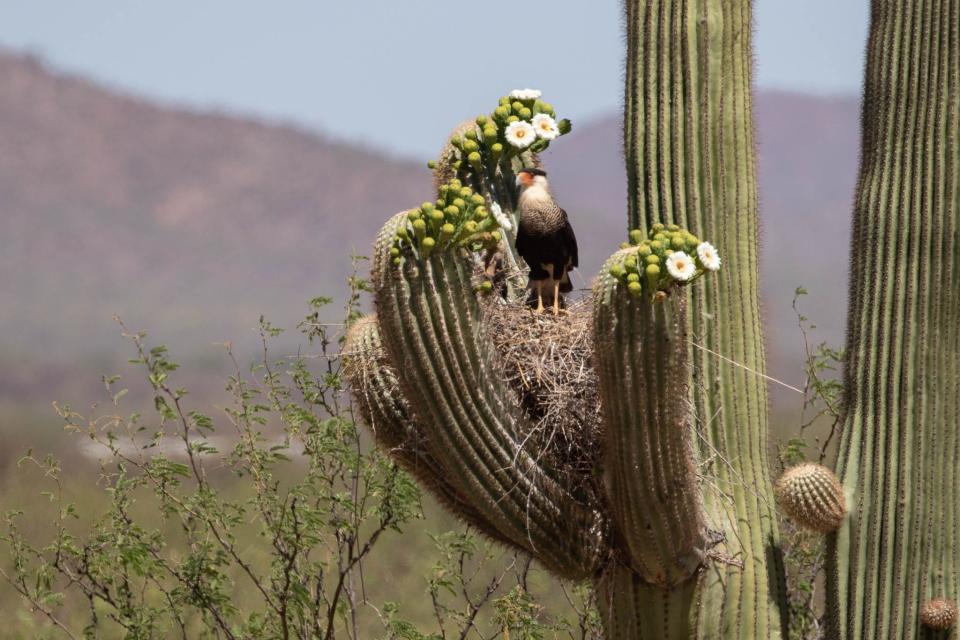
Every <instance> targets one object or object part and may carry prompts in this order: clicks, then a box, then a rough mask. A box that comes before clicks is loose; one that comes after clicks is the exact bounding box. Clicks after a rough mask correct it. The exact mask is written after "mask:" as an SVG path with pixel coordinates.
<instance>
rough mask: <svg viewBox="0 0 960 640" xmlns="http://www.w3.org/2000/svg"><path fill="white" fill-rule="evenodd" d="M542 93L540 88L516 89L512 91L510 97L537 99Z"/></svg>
mask: <svg viewBox="0 0 960 640" xmlns="http://www.w3.org/2000/svg"><path fill="white" fill-rule="evenodd" d="M541 95H542V94H541V93H540V91H539V90H538V89H514V90H513V91H511V92H510V97H511V98H514V99H516V100H536V99H537V98H539V97H540V96H541Z"/></svg>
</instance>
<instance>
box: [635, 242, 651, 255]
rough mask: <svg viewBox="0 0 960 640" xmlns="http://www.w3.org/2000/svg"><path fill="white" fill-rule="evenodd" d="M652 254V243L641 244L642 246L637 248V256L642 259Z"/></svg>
mask: <svg viewBox="0 0 960 640" xmlns="http://www.w3.org/2000/svg"><path fill="white" fill-rule="evenodd" d="M650 253H651V250H650V243H648V242H641V243H640V246H638V247H637V255H638V256H640V257H641V258H646V257H647V256H648V255H650Z"/></svg>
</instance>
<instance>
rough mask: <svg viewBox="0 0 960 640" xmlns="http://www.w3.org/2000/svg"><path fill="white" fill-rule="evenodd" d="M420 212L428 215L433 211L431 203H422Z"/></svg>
mask: <svg viewBox="0 0 960 640" xmlns="http://www.w3.org/2000/svg"><path fill="white" fill-rule="evenodd" d="M420 210H421V211H423V212H424V213H430V212H431V211H433V203H432V202H424V203H423V204H422V205H420Z"/></svg>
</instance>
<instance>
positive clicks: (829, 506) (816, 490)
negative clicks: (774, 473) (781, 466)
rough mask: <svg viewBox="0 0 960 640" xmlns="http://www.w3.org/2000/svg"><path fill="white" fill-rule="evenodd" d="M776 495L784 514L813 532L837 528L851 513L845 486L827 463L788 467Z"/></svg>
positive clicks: (828, 531)
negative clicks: (841, 484)
mask: <svg viewBox="0 0 960 640" xmlns="http://www.w3.org/2000/svg"><path fill="white" fill-rule="evenodd" d="M776 494H777V503H778V504H779V505H780V508H781V509H783V511H784V513H786V514H787V515H788V516H790V518H792V519H793V520H794V521H795V522H796V523H797V524H799V525H800V526H802V527H805V528H807V529H810V530H811V531H817V532H819V533H830V532H832V531H836V530H837V529H838V528H839V527H840V524H841V523H842V522H843V517H844V516H845V515H846V514H847V505H846V500H845V499H844V497H843V487H841V486H840V481H839V480H837V476H836V475H835V474H834V473H833V471H830V469H827V468H826V467H824V466H823V465H819V464H814V463H812V462H806V463H803V464H798V465H797V466H795V467H793V468H791V469H788V470H787V471H786V473H784V474H783V476H781V477H780V480H779V481H778V482H777V486H776Z"/></svg>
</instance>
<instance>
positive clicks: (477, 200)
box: [470, 193, 484, 207]
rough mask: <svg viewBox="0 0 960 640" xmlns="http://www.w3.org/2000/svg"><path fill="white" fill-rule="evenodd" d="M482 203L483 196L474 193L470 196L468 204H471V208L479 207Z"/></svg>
mask: <svg viewBox="0 0 960 640" xmlns="http://www.w3.org/2000/svg"><path fill="white" fill-rule="evenodd" d="M483 203H484V200H483V196H482V195H480V194H479V193H475V194H473V195H472V196H470V204H472V205H473V206H475V207H479V206H481V205H483Z"/></svg>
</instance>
